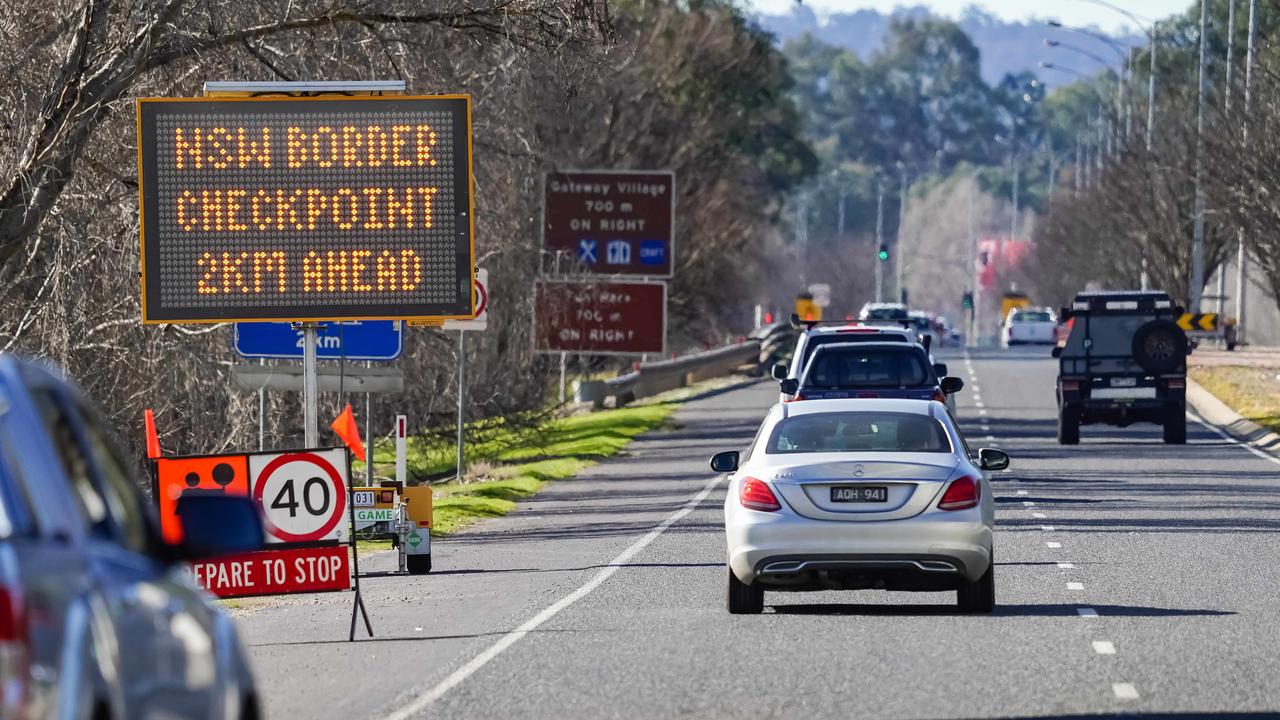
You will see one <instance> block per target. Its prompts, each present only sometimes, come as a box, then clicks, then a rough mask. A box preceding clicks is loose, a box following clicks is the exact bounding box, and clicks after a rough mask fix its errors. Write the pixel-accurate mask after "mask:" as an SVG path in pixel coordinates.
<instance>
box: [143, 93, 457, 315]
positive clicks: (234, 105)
mask: <svg viewBox="0 0 1280 720" xmlns="http://www.w3.org/2000/svg"><path fill="white" fill-rule="evenodd" d="M470 107H471V105H470V98H469V97H467V96H432V97H409V96H383V97H365V96H355V97H333V96H325V97H296V98H291V97H278V96H273V97H266V98H261V97H250V98H227V99H217V100H211V99H204V98H189V99H141V100H139V101H138V174H139V188H140V198H139V202H140V206H141V213H142V302H143V305H142V307H143V311H142V315H143V322H151V323H158V322H222V321H227V320H294V321H301V320H343V319H379V318H382V319H402V318H406V319H407V318H436V319H438V318H470V317H471V316H472V314H473V312H472V310H473V309H472V297H473V293H472V282H473V278H474V275H475V272H474V270H475V268H474V253H473V247H472V228H473V225H472V196H471V117H470Z"/></svg>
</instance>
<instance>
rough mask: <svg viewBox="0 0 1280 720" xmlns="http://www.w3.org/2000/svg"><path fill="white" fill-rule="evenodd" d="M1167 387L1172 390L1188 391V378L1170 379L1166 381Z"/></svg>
mask: <svg viewBox="0 0 1280 720" xmlns="http://www.w3.org/2000/svg"><path fill="white" fill-rule="evenodd" d="M1165 386H1166V387H1168V388H1169V389H1170V390H1186V389H1187V380H1186V378H1169V379H1168V380H1166V381H1165Z"/></svg>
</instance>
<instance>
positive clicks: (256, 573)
mask: <svg viewBox="0 0 1280 720" xmlns="http://www.w3.org/2000/svg"><path fill="white" fill-rule="evenodd" d="M191 572H192V574H193V575H194V576H195V580H196V582H197V583H199V584H200V586H201V587H203V588H204V589H206V590H208V591H209V592H211V593H213V594H214V595H217V596H218V597H243V596H245V595H287V594H290V593H313V592H328V591H332V590H347V589H350V587H351V567H350V563H349V561H348V557H347V546H346V545H337V546H333V547H314V548H290V549H283V550H264V551H261V552H253V553H245V554H243V555H229V556H227V557H222V558H215V559H212V560H205V561H202V562H197V563H192V565H191Z"/></svg>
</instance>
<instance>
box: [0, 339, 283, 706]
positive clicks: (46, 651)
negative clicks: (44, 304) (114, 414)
mask: <svg viewBox="0 0 1280 720" xmlns="http://www.w3.org/2000/svg"><path fill="white" fill-rule="evenodd" d="M110 436H111V434H110V433H109V432H108V431H107V430H106V429H105V425H104V424H103V423H102V422H101V421H100V420H99V418H98V415H97V413H96V412H94V410H93V409H92V408H91V407H90V406H89V405H88V404H87V403H86V402H85V401H84V399H83V398H82V397H81V396H80V394H79V393H78V392H77V391H76V389H75V388H74V387H73V386H72V385H71V384H70V383H69V382H67V381H66V380H64V379H63V378H61V377H59V376H58V375H57V374H56V373H54V372H52V371H51V370H49V369H48V368H46V367H45V366H44V365H41V364H37V363H34V362H29V361H23V360H18V359H16V358H14V357H12V356H6V355H0V717H3V718H6V719H8V718H24V719H25V718H33V719H34V718H59V719H63V718H65V719H67V720H80V719H87V720H103V719H110V718H114V719H117V720H128V719H132V718H210V719H213V718H218V719H223V718H226V719H242V718H257V717H259V713H258V703H257V692H256V689H255V686H254V682H253V676H252V675H251V673H250V671H249V666H248V664H247V662H246V660H245V656H244V652H243V650H242V648H241V646H240V642H239V640H238V638H237V635H236V630H235V626H234V624H233V623H232V621H231V619H230V618H229V617H228V616H227V615H226V614H225V613H224V612H223V611H222V610H221V609H219V608H218V607H217V606H216V605H215V604H214V603H213V599H212V597H211V596H209V595H208V594H207V593H205V591H204V590H202V589H201V588H200V587H198V586H197V585H195V583H194V581H193V580H192V579H191V578H190V572H189V570H188V567H187V565H186V564H185V563H186V562H188V561H191V560H196V559H200V558H204V557H209V556H213V555H224V554H232V553H239V552H245V551H249V550H256V549H258V548H259V547H260V546H261V544H262V541H263V531H262V521H261V519H260V518H259V515H258V511H257V509H256V508H255V507H254V505H253V503H252V501H250V500H249V499H248V498H240V497H229V496H225V495H221V494H211V495H191V496H184V497H182V498H180V499H179V504H178V510H179V512H180V513H181V516H182V519H183V532H184V535H185V539H184V542H183V544H182V545H180V546H177V545H171V544H168V543H165V542H164V541H163V540H162V539H161V538H160V533H159V531H158V529H157V525H156V523H155V522H154V520H153V515H152V512H151V505H150V503H148V502H147V501H146V499H145V498H144V496H143V495H142V493H141V492H139V490H138V484H137V478H136V477H135V476H134V474H133V473H132V472H131V470H130V465H129V464H128V463H126V462H124V461H122V460H121V459H120V455H119V453H118V452H117V451H116V449H115V447H114V445H113V444H112V442H111V440H110Z"/></svg>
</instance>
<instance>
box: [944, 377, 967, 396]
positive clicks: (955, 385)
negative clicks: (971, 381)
mask: <svg viewBox="0 0 1280 720" xmlns="http://www.w3.org/2000/svg"><path fill="white" fill-rule="evenodd" d="M939 385H941V387H942V392H944V393H946V394H948V395H954V394H956V393H958V392H960V391H961V390H963V389H964V381H963V380H961V379H960V378H958V377H944V378H942V382H940V383H939Z"/></svg>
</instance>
